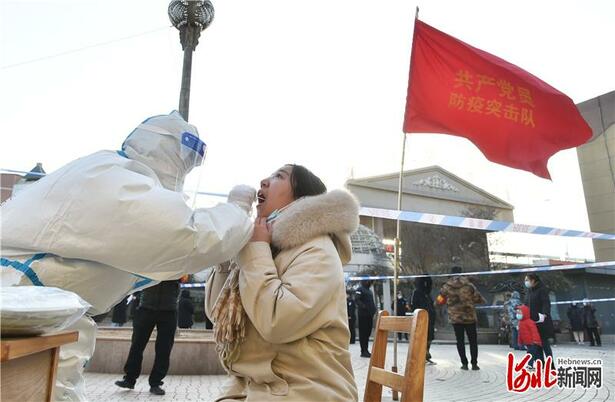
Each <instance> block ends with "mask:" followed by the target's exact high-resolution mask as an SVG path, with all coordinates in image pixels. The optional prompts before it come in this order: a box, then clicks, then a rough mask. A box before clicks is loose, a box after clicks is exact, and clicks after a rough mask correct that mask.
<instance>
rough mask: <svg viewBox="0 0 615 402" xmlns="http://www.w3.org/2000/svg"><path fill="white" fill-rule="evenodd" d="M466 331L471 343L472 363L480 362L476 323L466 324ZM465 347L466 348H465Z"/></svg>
mask: <svg viewBox="0 0 615 402" xmlns="http://www.w3.org/2000/svg"><path fill="white" fill-rule="evenodd" d="M465 327H466V333H467V334H468V342H469V343H470V363H472V364H477V363H478V335H477V333H476V323H472V324H466V325H465ZM464 349H465V348H464Z"/></svg>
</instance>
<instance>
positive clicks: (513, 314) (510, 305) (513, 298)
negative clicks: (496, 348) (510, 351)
mask: <svg viewBox="0 0 615 402" xmlns="http://www.w3.org/2000/svg"><path fill="white" fill-rule="evenodd" d="M520 305H521V295H520V294H519V292H517V291H516V290H515V291H514V292H512V294H511V295H510V299H508V300H506V302H505V303H504V311H505V314H506V315H507V318H508V323H509V325H510V347H511V348H514V349H515V350H522V349H523V347H521V346H519V343H518V342H517V334H518V331H519V320H518V319H517V307H518V306H520Z"/></svg>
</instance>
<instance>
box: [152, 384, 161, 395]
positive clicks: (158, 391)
mask: <svg viewBox="0 0 615 402" xmlns="http://www.w3.org/2000/svg"><path fill="white" fill-rule="evenodd" d="M149 392H150V394H154V395H164V394H165V392H164V389H162V388H160V385H155V386H153V387H150V388H149Z"/></svg>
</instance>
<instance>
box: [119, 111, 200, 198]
mask: <svg viewBox="0 0 615 402" xmlns="http://www.w3.org/2000/svg"><path fill="white" fill-rule="evenodd" d="M122 150H123V151H124V153H125V154H126V156H127V157H128V158H130V159H133V160H136V161H138V162H141V163H143V164H145V165H147V166H148V167H150V168H151V169H152V170H153V171H154V172H155V173H156V176H158V178H159V180H160V183H161V184H162V186H163V187H164V188H166V189H168V190H172V191H182V189H183V186H184V179H185V178H186V175H187V174H188V173H190V171H191V170H192V169H193V168H194V167H196V166H199V165H201V163H202V162H203V159H204V158H205V143H203V142H202V141H201V140H200V139H199V133H198V131H197V129H196V127H194V126H193V125H191V124H188V123H187V122H186V121H185V120H184V119H183V118H182V116H181V115H180V114H179V113H178V112H177V111H173V112H171V113H170V114H168V115H159V116H153V117H150V118H148V119H146V120H145V121H143V123H141V124H139V126H137V128H135V129H134V130H133V131H132V133H130V135H128V137H127V138H126V140H125V141H124V143H123V144H122Z"/></svg>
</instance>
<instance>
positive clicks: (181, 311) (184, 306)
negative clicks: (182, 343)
mask: <svg viewBox="0 0 615 402" xmlns="http://www.w3.org/2000/svg"><path fill="white" fill-rule="evenodd" d="M193 316H194V303H192V299H191V298H190V291H189V290H188V289H184V290H182V293H181V296H180V298H179V308H178V310H177V326H178V327H180V328H182V329H183V328H192V326H193V325H194V319H193Z"/></svg>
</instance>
